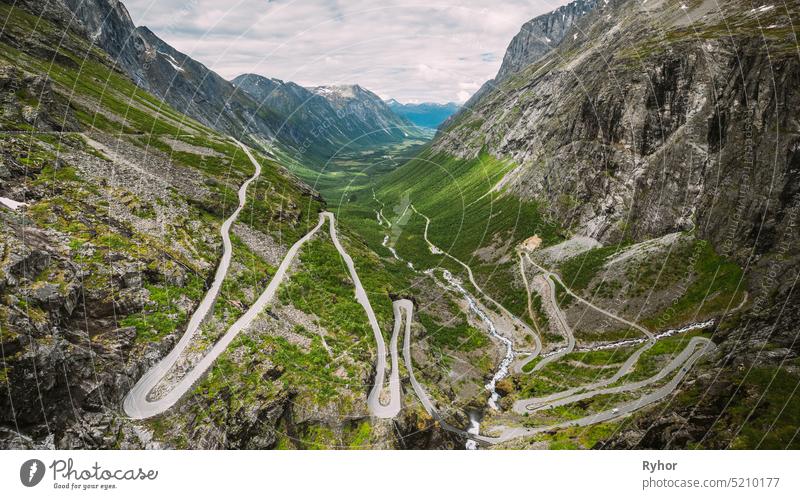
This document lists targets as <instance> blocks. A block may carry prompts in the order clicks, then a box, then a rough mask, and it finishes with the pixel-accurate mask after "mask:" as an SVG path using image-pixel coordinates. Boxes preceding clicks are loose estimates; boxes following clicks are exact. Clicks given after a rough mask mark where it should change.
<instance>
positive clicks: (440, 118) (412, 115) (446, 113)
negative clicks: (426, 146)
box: [386, 99, 461, 130]
mask: <svg viewBox="0 0 800 499" xmlns="http://www.w3.org/2000/svg"><path fill="white" fill-rule="evenodd" d="M386 104H387V105H388V106H389V109H391V110H392V111H394V112H395V114H397V115H399V116H402V117H404V118H406V119H408V120H409V121H410V122H412V123H413V124H415V125H417V126H418V127H421V128H432V129H434V130H435V129H437V128H439V125H441V124H442V123H444V122H445V120H447V118H449V117H450V116H452V115H453V114H455V113H456V112H457V111H458V110H459V109H460V107H461V106H459V105H458V104H456V103H455V102H448V103H447V104H437V103H435V102H423V103H421V104H403V103H400V102H397V101H396V100H394V99H389V100H388V101H386Z"/></svg>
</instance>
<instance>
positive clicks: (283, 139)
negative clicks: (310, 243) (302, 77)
mask: <svg viewBox="0 0 800 499" xmlns="http://www.w3.org/2000/svg"><path fill="white" fill-rule="evenodd" d="M64 1H65V2H66V3H67V5H68V6H69V8H70V9H71V10H72V12H74V15H75V17H76V18H77V20H78V21H79V22H80V23H81V24H82V27H83V29H84V31H85V32H86V35H87V36H88V37H90V38H91V39H92V40H93V41H94V43H95V44H96V45H97V46H99V47H100V48H102V49H103V50H105V51H106V52H107V53H108V54H109V55H110V56H111V57H112V59H114V60H115V61H116V63H117V64H118V65H119V67H120V68H121V69H122V70H123V71H124V72H125V73H127V74H128V75H129V76H130V77H131V78H132V79H133V80H134V81H135V82H137V84H138V85H139V86H140V87H142V88H144V89H145V90H148V91H149V92H151V93H153V94H154V95H156V96H157V97H159V98H161V99H163V100H165V101H166V102H167V103H169V104H170V105H171V106H172V107H174V108H176V109H177V110H179V111H180V112H182V113H185V114H186V115H188V116H191V117H192V118H195V119H196V120H198V121H200V122H201V123H203V124H205V125H207V126H209V127H211V128H214V129H215V130H218V131H221V132H223V133H226V134H230V135H233V136H237V137H245V138H248V137H249V139H250V140H252V141H253V142H255V143H260V144H267V143H268V144H270V145H280V146H282V147H284V148H288V149H294V150H296V151H299V152H300V153H301V154H302V155H311V156H314V157H315V158H316V159H319V157H328V156H330V155H331V154H333V153H335V152H336V150H338V149H339V148H340V147H341V146H342V145H344V144H347V143H349V142H351V141H353V140H356V141H361V142H368V143H386V142H392V141H398V140H402V138H403V137H404V135H403V132H402V130H401V129H399V128H398V127H401V128H402V127H409V126H410V123H409V122H407V121H405V120H404V119H402V118H400V117H398V116H396V115H395V114H394V113H392V112H391V110H389V109H388V108H386V107H385V106H382V103H381V102H380V99H378V98H377V96H375V95H374V94H372V93H371V92H368V91H365V90H363V89H361V90H360V91H359V92H357V94H358V96H357V97H356V99H357V101H358V104H359V105H358V106H352V105H348V106H347V107H346V109H343V110H341V111H340V110H339V109H338V108H334V109H333V110H334V111H337V112H331V109H330V108H329V109H320V101H318V100H314V99H309V98H308V97H309V96H310V95H313V94H311V93H310V92H309V91H308V90H306V89H304V88H302V87H300V86H299V85H296V84H294V83H291V82H287V83H284V82H281V81H280V80H273V79H269V78H263V77H260V76H256V75H243V76H240V77H239V78H237V79H236V80H234V82H233V83H232V82H229V81H227V80H225V79H224V78H222V77H221V76H219V75H218V74H216V73H215V72H214V71H211V70H210V69H208V68H207V67H205V66H204V65H203V64H201V63H199V62H198V61H195V60H194V59H192V58H191V57H189V56H187V55H185V54H183V53H181V52H179V51H177V50H175V49H174V48H172V47H171V46H170V45H169V44H168V43H166V42H164V41H163V40H162V39H160V38H159V37H158V36H157V35H156V34H155V33H153V32H152V31H150V30H149V29H148V28H146V27H136V26H135V25H134V24H133V21H132V20H131V18H130V15H129V14H128V12H127V10H126V9H125V7H124V5H122V3H121V2H118V1H116V0H88V1H84V0H64ZM238 88H241V90H238ZM375 101H377V102H378V103H379V104H376V102H375ZM323 107H324V106H323ZM384 129H388V130H389V133H386V132H384ZM312 141H313V142H314V144H313V147H309V144H308V143H309V142H312Z"/></svg>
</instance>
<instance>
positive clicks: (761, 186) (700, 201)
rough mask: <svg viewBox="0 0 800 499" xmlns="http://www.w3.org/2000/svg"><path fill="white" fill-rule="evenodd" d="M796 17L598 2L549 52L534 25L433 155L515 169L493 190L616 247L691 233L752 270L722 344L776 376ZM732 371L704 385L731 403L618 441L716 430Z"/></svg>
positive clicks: (794, 164)
mask: <svg viewBox="0 0 800 499" xmlns="http://www.w3.org/2000/svg"><path fill="white" fill-rule="evenodd" d="M761 3H763V2H761ZM577 12H583V11H582V9H580V8H578V11H576V13H577ZM797 15H800V11H798V7H797V4H796V3H794V4H792V6H790V7H788V10H787V9H784V10H781V9H776V8H773V7H772V6H771V4H764V5H760V4H759V3H758V2H757V3H755V4H752V5H751V4H750V3H743V2H738V1H728V2H723V3H721V4H719V6H717V5H716V4H713V5H712V4H711V3H710V2H686V3H684V4H681V3H672V2H658V1H656V2H647V3H640V2H633V1H630V0H616V1H614V0H611V1H609V2H597V3H596V5H594V8H592V9H591V10H587V13H586V14H585V15H584V14H581V15H580V16H577V17H576V18H575V19H574V20H573V22H572V23H571V26H566V25H565V26H559V27H557V29H556V31H557V32H559V33H560V34H561V37H562V39H561V41H560V43H554V44H553V48H552V49H551V50H549V51H547V52H545V53H544V54H542V51H544V50H546V47H545V46H544V45H543V44H541V43H539V41H538V38H537V37H536V36H534V35H532V33H534V32H537V30H544V29H547V27H548V26H551V24H550V21H552V20H553V19H552V17H549V16H545V17H544V18H537V19H535V20H533V21H531V22H530V23H528V24H526V27H525V28H523V32H521V33H520V34H519V35H517V37H516V38H515V41H514V42H512V44H511V46H510V47H509V53H507V54H506V58H505V59H504V63H503V66H504V68H503V69H501V71H500V77H499V78H498V79H497V80H495V81H493V82H492V85H490V87H491V88H487V89H484V90H483V91H482V92H480V93H479V94H478V95H476V97H475V98H473V100H471V101H470V103H468V106H466V109H465V110H464V111H463V112H461V113H459V114H458V115H457V116H456V117H455V118H454V119H453V120H451V121H450V122H449V123H448V124H447V125H446V126H445V127H443V129H442V130H441V131H440V133H439V134H438V136H437V138H436V140H435V143H434V145H433V150H434V151H435V152H437V153H444V154H447V155H450V156H455V157H458V158H464V159H467V158H475V157H477V156H478V155H479V154H480V153H481V151H487V152H488V153H489V154H491V155H493V156H495V157H497V158H504V159H511V160H513V162H514V164H515V165H516V166H515V168H514V169H513V170H512V171H511V172H510V173H508V174H506V175H505V176H504V178H503V179H502V180H501V181H500V182H499V183H498V184H497V186H496V190H503V191H504V192H506V193H510V194H512V195H514V196H517V197H520V198H522V199H531V200H537V201H538V202H540V203H541V206H544V207H545V209H546V210H547V211H548V212H549V213H548V215H550V216H551V217H553V219H555V220H557V221H558V223H559V224H560V225H561V226H563V227H566V228H568V229H569V231H570V232H571V233H573V234H575V235H578V236H588V237H592V238H595V239H597V240H599V241H601V242H602V243H604V244H609V243H614V242H618V241H621V240H634V241H642V240H648V239H652V238H655V237H660V236H663V235H665V234H669V233H673V232H679V231H693V233H694V234H695V235H696V236H697V237H698V238H700V239H704V240H706V241H709V242H710V243H711V245H712V246H713V248H714V249H715V250H716V251H717V252H718V253H720V254H722V255H724V256H725V257H728V258H732V259H734V260H735V261H737V263H739V265H740V266H741V267H742V268H743V269H745V281H744V282H742V283H741V285H742V286H743V287H745V288H746V289H747V290H748V293H749V297H750V298H749V300H750V301H749V302H748V304H747V305H746V306H745V312H742V314H743V315H742V318H740V319H738V320H740V321H741V325H739V326H738V327H736V328H735V329H733V331H732V332H729V333H725V334H724V336H723V337H721V338H719V341H720V342H721V345H720V349H721V350H722V351H725V352H727V355H728V356H729V357H730V358H735V359H737V361H738V364H737V365H736V367H737V368H738V369H747V368H749V367H750V366H755V367H756V368H763V369H773V368H775V367H776V366H777V364H778V363H777V362H773V361H770V360H769V359H768V358H765V356H764V355H760V354H759V351H760V350H759V349H760V348H763V346H764V345H765V343H766V342H767V340H766V339H765V337H764V334H763V332H764V331H765V330H767V329H770V331H771V333H770V334H771V337H770V339H769V341H772V342H774V343H777V344H780V345H784V344H786V345H789V344H793V343H792V341H791V339H792V338H794V337H796V335H797V326H796V323H797V320H798V318H799V317H798V315H797V314H798V311H797V307H795V306H789V305H790V304H792V303H796V301H797V298H796V291H794V287H793V286H794V283H795V281H796V278H797V275H798V270H799V269H800V256H799V255H800V237H798V235H800V232H798V231H797V227H798V214H800V196H798V192H800V154H798V149H799V148H800V128H798V123H797V119H796V110H797V109H798V107H799V106H800V92H798V89H800V63H799V62H798V58H797V52H796V44H795V41H794V37H793V35H792V33H791V19H792V18H793V17H795V16H797ZM540 21H541V22H540ZM723 32H724V33H726V34H727V35H729V36H727V35H726V36H720V35H719V33H723ZM793 292H794V293H795V294H793ZM784 305H786V306H784ZM787 315H788V316H789V319H788V320H787V318H786V316H787ZM768 324H769V325H771V328H770V327H769V326H767V325H768ZM726 327H728V325H727V324H726ZM715 338H716V337H715ZM715 341H716V339H715ZM786 348H789V350H787V352H788V353H787V356H788V357H790V358H791V357H794V356H796V355H797V352H796V347H795V349H794V350H793V349H792V347H789V346H787V347H786ZM721 362H722V361H721ZM726 362H728V361H727V360H726ZM724 367H725V369H723V370H722V373H721V374H720V376H719V379H720V380H721V381H720V383H717V384H715V383H713V382H711V381H707V382H706V386H709V385H710V386H713V387H714V388H713V390H712V391H714V392H715V393H721V394H723V395H720V396H719V397H716V396H715V397H710V398H706V399H703V402H702V406H699V407H697V408H696V410H694V409H691V408H689V407H677V408H676V414H674V415H671V416H669V417H667V418H665V419H664V420H660V419H659V416H658V414H654V415H652V416H650V417H649V419H647V418H648V417H647V416H646V417H643V418H642V420H641V422H640V423H641V424H635V425H633V428H631V430H630V431H629V432H626V435H627V437H630V438H629V439H627V440H626V438H627V437H625V435H623V437H621V438H618V439H615V440H613V441H612V442H610V443H609V445H612V446H652V447H664V446H670V445H674V446H677V447H680V446H681V445H683V444H684V443H685V442H687V441H692V439H694V437H695V436H697V435H701V436H702V435H704V434H705V432H707V431H709V425H710V424H712V423H713V418H711V417H710V416H709V415H711V414H719V412H716V413H715V412H714V411H719V410H722V405H724V404H722V403H721V402H720V401H724V400H725V395H724V394H725V393H728V395H729V393H730V392H729V391H727V392H726V389H725V387H724V386H723V385H724V384H725V383H729V384H731V386H734V385H735V381H734V380H735V379H736V378H735V375H734V374H733V371H732V370H730V365H728V364H726V365H725V366H724ZM699 393H703V389H702V388H701V389H699ZM717 403H721V405H720V407H712V405H713V404H717ZM698 416H703V418H704V419H703V418H699V417H698ZM670 418H671V419H670ZM684 421H688V423H687V426H686V427H685V428H684V429H685V430H686V431H676V430H675V428H676V427H677V426H680V425H681V424H682V422H684ZM639 428H644V429H647V428H650V430H646V431H645V430H641V431H639ZM726 438H729V437H726V436H725V435H717V436H716V437H715V438H714V439H711V440H706V442H707V445H710V446H725V445H727V443H728V441H726V440H725V439H726ZM634 441H635V442H634ZM637 442H638V443H637Z"/></svg>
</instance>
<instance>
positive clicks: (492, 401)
mask: <svg viewBox="0 0 800 499" xmlns="http://www.w3.org/2000/svg"><path fill="white" fill-rule="evenodd" d="M442 275H443V276H444V279H445V280H446V281H447V282H448V283H449V284H450V285H451V286H453V287H454V288H455V289H456V290H458V292H459V293H461V295H462V296H464V298H465V299H466V300H467V303H468V304H469V308H470V310H472V312H474V313H475V315H477V316H478V317H479V318H480V319H481V320H482V321H483V323H484V324H486V327H487V328H488V329H489V334H491V335H492V336H494V337H495V338H497V339H498V340H499V341H500V342H502V343H503V344H504V345H505V346H506V355H505V357H503V360H502V362H500V366H499V367H498V368H497V372H495V373H494V376H492V379H491V380H490V381H489V382H488V383H487V384H486V389H487V390H489V392H490V393H491V396H490V397H489V402H488V403H489V407H491V408H492V409H499V407H498V405H497V401H498V400H500V394H499V393H497V390H496V387H497V382H498V381H500V380H501V379H503V378H505V377H506V376H508V369H509V367H511V363H512V362H513V361H514V343H513V342H512V341H511V340H510V339H508V338H506V337H505V336H503V335H502V334H500V333H498V332H497V328H496V327H495V326H494V322H492V319H490V318H489V316H488V315H486V313H485V312H484V311H483V310H481V309H480V307H478V304H477V302H476V301H475V299H474V298H473V297H472V295H470V294H469V292H468V291H467V290H466V289H464V286H462V285H461V282H459V281H458V279H456V278H455V277H454V276H453V274H451V273H450V272H449V271H448V270H443V271H442Z"/></svg>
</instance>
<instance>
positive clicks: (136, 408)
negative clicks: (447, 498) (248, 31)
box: [123, 141, 401, 419]
mask: <svg viewBox="0 0 800 499" xmlns="http://www.w3.org/2000/svg"><path fill="white" fill-rule="evenodd" d="M235 142H236V143H237V144H238V145H239V147H241V148H242V150H244V152H245V153H246V154H247V156H248V158H249V159H250V161H251V162H252V163H253V165H254V166H255V174H254V175H253V176H252V177H251V178H250V179H248V180H247V181H246V182H244V183H243V184H242V186H241V187H240V188H239V192H238V197H239V205H238V207H237V208H236V210H235V211H234V212H233V213H232V214H231V216H230V217H228V219H227V220H225V222H224V223H223V224H222V227H221V228H220V234H221V236H222V241H223V254H222V258H221V259H220V262H219V265H218V266H217V271H216V273H215V276H214V281H213V283H212V284H211V287H210V288H209V289H208V291H207V292H206V294H205V296H204V297H203V300H202V301H201V302H200V305H199V306H198V307H197V309H196V310H195V311H194V313H193V314H192V317H191V318H190V320H189V324H188V325H187V327H186V330H185V331H184V333H183V335H182V336H181V339H180V340H179V341H178V343H177V344H176V345H175V347H174V348H173V349H172V350H171V351H170V352H169V354H167V356H165V357H164V358H163V359H161V360H160V361H159V362H158V363H157V364H155V365H154V366H153V367H151V368H150V369H149V370H148V371H147V372H146V373H145V374H144V375H143V376H142V377H141V378H140V379H139V381H137V382H136V384H135V385H134V387H133V388H132V389H131V390H130V391H129V392H128V394H127V396H126V397H125V400H124V401H123V409H124V411H125V413H126V414H127V415H128V416H129V417H131V418H133V419H145V418H149V417H152V416H155V415H158V414H160V413H162V412H164V411H166V410H168V409H169V408H171V407H172V406H173V405H175V403H177V402H178V401H179V400H180V399H181V397H183V396H184V395H185V394H186V392H188V391H189V390H190V389H191V388H192V386H194V384H195V383H196V382H197V381H198V380H199V379H200V378H201V377H202V376H203V375H204V374H205V372H206V371H207V370H208V369H209V368H210V367H211V365H212V364H213V363H214V361H215V360H216V359H217V358H218V357H219V356H220V355H221V354H222V353H223V352H224V351H225V349H226V348H227V347H228V345H230V343H231V342H232V341H233V339H234V338H235V337H236V336H237V335H238V334H239V333H241V332H242V331H244V330H246V329H247V328H248V327H250V325H251V324H252V323H253V321H254V320H255V319H256V317H258V315H259V314H261V312H262V311H263V310H264V308H265V307H266V305H267V304H268V303H269V302H271V301H272V299H273V298H274V296H275V293H276V291H277V289H278V287H279V286H280V284H281V283H282V282H283V280H284V279H285V277H286V274H287V271H288V270H289V267H290V265H291V263H292V261H293V260H294V258H295V256H296V255H297V252H298V251H299V250H300V248H301V247H302V246H303V245H304V244H305V243H306V242H307V241H308V240H309V239H311V238H312V237H314V235H315V234H316V233H317V232H318V231H319V229H320V228H321V227H322V225H323V224H324V223H325V221H326V220H327V221H328V223H329V227H330V236H331V240H332V241H333V244H334V246H335V247H336V250H337V251H338V252H339V255H340V256H341V257H342V259H343V260H344V262H345V264H346V265H347V268H348V271H349V273H350V277H351V279H352V280H353V285H354V287H355V296H356V300H357V301H358V303H359V304H360V305H361V306H362V307H363V308H364V311H365V312H366V314H367V319H368V320H369V323H370V326H371V327H372V331H373V333H374V335H375V342H376V344H377V358H376V362H375V382H374V384H373V387H372V390H371V391H370V393H369V396H368V398H367V406H368V408H369V409H370V412H371V413H372V414H373V415H374V416H376V417H379V418H392V417H394V416H396V415H397V414H398V413H399V412H400V408H401V400H400V369H399V360H398V355H397V342H398V334H399V330H400V316H399V315H397V317H396V318H395V328H394V331H393V334H392V339H391V356H392V368H391V373H390V375H389V402H388V403H387V404H382V403H381V393H382V392H383V388H384V384H385V380H386V374H385V371H386V345H385V342H384V340H383V334H382V333H381V330H380V327H379V325H378V320H377V318H376V316H375V312H374V311H373V309H372V304H371V303H370V301H369V298H368V296H367V293H366V291H365V290H364V287H363V285H362V284H361V279H359V277H358V272H357V271H356V268H355V264H354V263H353V259H352V258H351V257H350V255H349V254H348V253H347V251H346V250H345V249H344V247H343V246H342V244H341V242H340V241H339V236H338V233H337V230H336V220H335V217H334V215H333V213H330V212H322V213H320V214H319V221H318V222H317V225H316V226H315V227H314V228H313V229H311V230H310V231H309V232H308V233H307V234H306V235H304V236H303V237H302V238H300V239H299V240H298V241H297V242H295V243H294V244H293V245H292V246H291V248H289V251H287V252H286V255H285V256H284V257H283V260H282V261H281V264H280V266H279V267H278V270H277V271H276V272H275V275H274V276H273V277H272V279H271V280H270V282H269V284H268V285H267V288H266V289H265V290H264V291H263V292H262V293H261V295H260V296H259V297H258V299H256V301H255V303H253V305H252V306H251V307H250V308H249V309H248V310H247V311H246V312H245V313H244V314H243V315H242V316H241V317H240V318H239V319H238V320H237V321H236V322H235V323H234V324H233V325H232V326H231V327H230V328H228V330H227V331H226V332H225V334H224V335H223V336H222V338H220V340H219V341H218V342H217V343H215V344H214V346H213V347H212V348H211V349H210V350H209V352H208V353H207V354H206V355H205V356H204V357H203V358H202V359H200V360H199V361H198V362H197V364H195V365H194V366H193V367H192V368H191V369H190V370H189V371H188V372H186V373H185V375H184V376H183V377H182V378H181V379H180V380H179V381H178V382H177V383H176V384H174V385H173V386H172V387H171V388H170V390H169V391H168V392H167V393H166V394H165V395H164V396H163V397H161V398H159V399H155V400H153V399H151V397H150V394H151V393H152V391H153V389H154V388H155V387H156V385H158V383H159V382H160V381H161V380H162V379H163V378H164V377H165V376H166V375H167V373H169V371H170V370H171V369H172V368H173V366H174V365H175V363H176V362H177V361H178V359H179V358H180V356H181V354H182V353H183V352H184V351H185V350H186V348H187V347H188V346H189V344H190V343H191V340H192V338H193V336H194V335H195V333H196V332H197V330H198V329H199V328H200V325H201V324H202V323H203V321H204V320H205V318H206V317H207V316H208V314H209V313H211V311H212V310H213V306H214V302H215V301H216V299H217V297H218V296H219V292H220V289H221V288H222V283H223V281H224V280H225V276H226V275H227V274H228V270H229V268H230V264H231V259H232V252H233V246H232V244H231V239H230V228H231V226H232V225H233V223H234V222H235V221H236V219H237V217H238V216H239V213H240V212H241V210H242V208H243V207H244V205H245V203H246V201H247V187H248V186H249V185H250V183H251V182H253V181H254V180H255V179H256V178H258V176H259V175H260V174H261V165H260V164H259V163H258V161H256V159H255V158H254V157H253V155H252V153H251V152H250V150H249V149H248V148H247V147H245V146H244V145H243V144H242V143H241V142H239V141H235ZM395 311H396V313H397V312H398V310H397V309H396V310H395Z"/></svg>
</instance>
